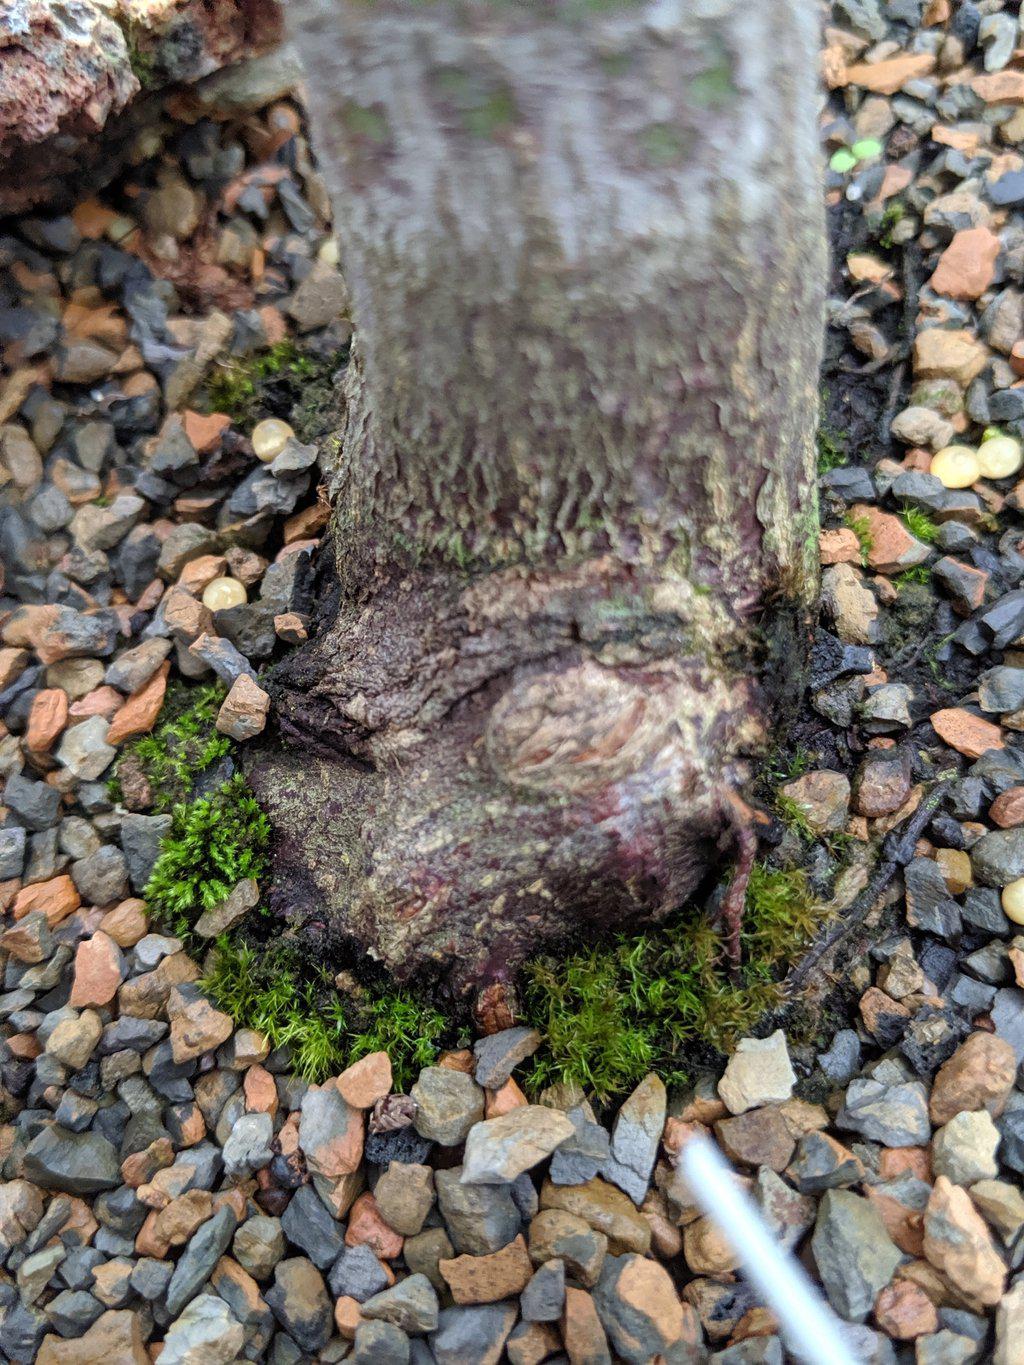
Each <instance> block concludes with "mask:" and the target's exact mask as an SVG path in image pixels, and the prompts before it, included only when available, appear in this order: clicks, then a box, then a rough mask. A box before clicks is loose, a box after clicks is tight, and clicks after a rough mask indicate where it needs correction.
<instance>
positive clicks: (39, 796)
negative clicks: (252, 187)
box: [4, 773, 60, 847]
mask: <svg viewBox="0 0 1024 1365" xmlns="http://www.w3.org/2000/svg"><path fill="white" fill-rule="evenodd" d="M4 805H5V806H7V807H8V808H9V809H10V812H11V814H12V815H13V816H14V818H15V819H16V820H20V822H21V823H22V824H23V825H24V826H25V828H26V829H31V830H41V829H49V827H50V826H51V825H54V824H56V823H57V813H58V811H59V810H60V792H59V791H58V790H57V788H56V787H51V786H50V784H49V783H48V782H33V781H31V780H30V779H29V778H27V777H23V776H22V775H21V773H12V774H11V776H10V777H9V778H8V779H7V785H6V786H5V787H4ZM22 847H24V839H23V841H22Z"/></svg>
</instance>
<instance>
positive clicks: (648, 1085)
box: [601, 1072, 667, 1206]
mask: <svg viewBox="0 0 1024 1365" xmlns="http://www.w3.org/2000/svg"><path fill="white" fill-rule="evenodd" d="M666 1109H667V1096H666V1094H665V1086H664V1084H663V1082H662V1081H661V1079H660V1078H659V1077H658V1076H655V1075H654V1074H653V1072H652V1073H651V1074H650V1075H648V1076H646V1077H645V1078H644V1079H643V1080H642V1081H641V1082H640V1084H639V1085H638V1086H637V1087H636V1089H635V1090H634V1091H633V1093H632V1094H631V1095H630V1097H629V1099H627V1100H626V1102H625V1104H623V1106H622V1108H621V1109H620V1110H619V1112H618V1114H617V1115H616V1118H615V1124H614V1126H613V1128H612V1141H611V1156H610V1157H609V1159H608V1161H606V1162H605V1164H604V1165H603V1166H602V1168H601V1174H602V1175H603V1176H604V1178H605V1180H610V1181H611V1182H612V1184H613V1185H618V1187H619V1189H620V1190H623V1191H625V1193H626V1194H628V1195H629V1197H630V1199H632V1201H633V1203H634V1204H636V1205H638V1206H639V1205H640V1204H642V1203H643V1201H644V1199H645V1198H646V1197H647V1191H648V1188H649V1186H650V1183H651V1172H652V1171H653V1170H654V1163H655V1160H656V1159H657V1156H658V1145H659V1144H660V1142H661V1135H662V1132H663V1130H664V1128H665V1114H666Z"/></svg>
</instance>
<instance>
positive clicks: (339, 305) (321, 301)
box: [287, 261, 348, 332]
mask: <svg viewBox="0 0 1024 1365" xmlns="http://www.w3.org/2000/svg"><path fill="white" fill-rule="evenodd" d="M347 308H348V289H347V288H346V287H345V281H344V279H343V278H342V276H341V274H340V272H339V271H337V270H336V269H335V268H334V266H332V265H329V264H328V263H327V262H326V261H314V262H313V265H312V267H311V269H310V272H309V274H308V275H307V276H306V278H305V279H304V280H303V281H302V283H301V284H300V285H299V287H298V289H296V291H295V293H294V294H293V295H292V297H291V298H290V299H289V300H288V304H287V312H288V316H289V317H290V318H292V320H293V321H294V323H295V325H296V327H297V328H298V329H299V331H300V332H311V331H313V330H314V329H315V328H317V327H326V326H327V325H328V323H331V322H334V321H335V319H336V318H339V317H341V316H342V314H343V313H344V312H345V311H346V309H347Z"/></svg>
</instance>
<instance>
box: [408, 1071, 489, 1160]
mask: <svg viewBox="0 0 1024 1365" xmlns="http://www.w3.org/2000/svg"><path fill="white" fill-rule="evenodd" d="M409 1095H410V1097H411V1098H412V1099H413V1100H414V1101H415V1103H416V1117H415V1119H414V1120H413V1124H414V1127H415V1129H416V1131H417V1133H419V1134H420V1136H421V1137H425V1138H429V1139H430V1141H432V1142H437V1143H440V1145H441V1146H442V1147H456V1146H458V1145H459V1144H460V1143H462V1142H464V1141H465V1140H466V1138H467V1136H468V1135H469V1131H470V1129H471V1128H472V1127H473V1125H474V1124H475V1123H478V1122H479V1120H480V1119H482V1118H483V1113H484V1092H483V1089H482V1088H481V1087H480V1086H479V1085H477V1083H476V1081H474V1080H473V1078H472V1076H467V1075H466V1074H465V1073H464V1072H462V1071H453V1070H451V1069H450V1068H449V1067H437V1066H428V1067H424V1068H423V1070H422V1071H421V1072H420V1074H419V1079H418V1080H417V1081H416V1083H415V1085H413V1087H412V1088H411V1090H410V1091H409Z"/></svg>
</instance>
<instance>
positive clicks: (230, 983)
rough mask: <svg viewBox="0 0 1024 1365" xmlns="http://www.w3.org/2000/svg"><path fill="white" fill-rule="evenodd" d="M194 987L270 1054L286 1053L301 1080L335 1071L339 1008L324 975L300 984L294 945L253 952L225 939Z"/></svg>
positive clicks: (340, 1052)
mask: <svg viewBox="0 0 1024 1365" xmlns="http://www.w3.org/2000/svg"><path fill="white" fill-rule="evenodd" d="M199 984H200V986H201V988H202V989H203V990H204V991H205V992H206V993H207V994H208V995H209V996H210V998H211V1000H213V1002H214V1004H216V1005H217V1007H218V1008H219V1009H222V1010H224V1012H225V1013H226V1014H230V1016H231V1018H232V1019H233V1020H234V1021H235V1024H236V1026H237V1027H238V1028H251V1029H255V1030H256V1031H257V1032H258V1033H262V1034H263V1035H264V1037H265V1038H266V1039H267V1041H268V1042H269V1043H270V1045H271V1047H273V1048H278V1047H288V1048H289V1049H290V1050H291V1053H292V1060H293V1064H294V1066H295V1070H296V1071H297V1072H298V1073H299V1075H300V1076H302V1077H303V1078H304V1079H305V1080H307V1081H311V1082H314V1083H315V1082H318V1081H322V1080H324V1078H325V1077H327V1076H329V1075H331V1074H332V1072H336V1071H338V1070H339V1069H340V1067H341V1064H342V1059H343V1058H344V1056H345V1039H346V1030H345V1007H344V1004H343V1002H342V1001H341V999H340V998H339V996H338V993H337V991H336V990H335V989H334V985H333V982H332V981H331V979H330V977H329V975H328V974H327V972H326V971H323V970H321V971H320V972H318V973H316V974H314V975H313V976H311V977H309V978H307V979H305V980H304V979H303V978H302V968H301V966H300V960H299V955H298V951H297V948H296V946H295V944H294V941H292V940H288V939H277V940H275V941H273V942H271V943H268V944H266V945H263V946H262V947H254V946H253V945H251V944H246V943H241V942H237V941H235V940H234V939H232V938H229V937H228V936H226V935H225V936H223V937H221V938H219V939H218V940H217V943H216V946H215V948H214V951H213V953H212V954H211V956H210V961H209V964H208V967H207V971H206V975H205V976H204V977H203V979H202V980H201V981H200V983H199Z"/></svg>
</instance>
